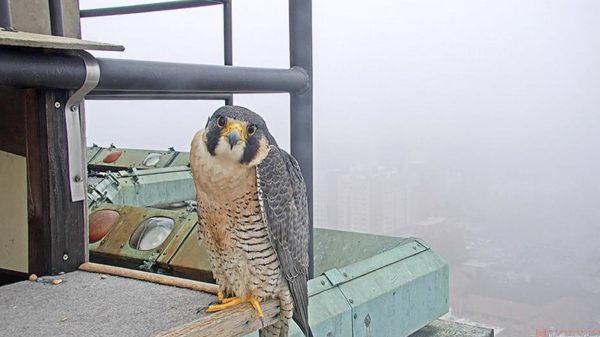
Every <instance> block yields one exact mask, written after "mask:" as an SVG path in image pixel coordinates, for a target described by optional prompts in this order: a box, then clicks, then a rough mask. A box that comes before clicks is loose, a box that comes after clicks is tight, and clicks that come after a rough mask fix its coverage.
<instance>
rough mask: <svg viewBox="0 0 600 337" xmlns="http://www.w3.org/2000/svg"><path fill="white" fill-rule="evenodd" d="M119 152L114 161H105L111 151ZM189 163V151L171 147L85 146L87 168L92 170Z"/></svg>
mask: <svg viewBox="0 0 600 337" xmlns="http://www.w3.org/2000/svg"><path fill="white" fill-rule="evenodd" d="M117 152H118V153H119V155H118V156H117V157H118V158H117V159H116V160H115V161H111V162H105V159H106V158H107V156H108V155H109V154H111V153H117ZM188 163H189V153H188V152H179V151H176V150H175V149H173V148H171V149H168V150H166V151H160V150H142V149H125V148H117V147H108V148H104V147H99V146H92V147H88V148H87V164H88V169H89V170H92V171H97V172H98V171H101V172H102V171H109V170H110V171H118V170H126V169H128V168H131V167H135V168H137V169H140V170H145V169H153V168H161V167H174V166H186V165H188Z"/></svg>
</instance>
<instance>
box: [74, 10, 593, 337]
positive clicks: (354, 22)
mask: <svg viewBox="0 0 600 337" xmlns="http://www.w3.org/2000/svg"><path fill="white" fill-rule="evenodd" d="M118 3H119V1H104V0H102V1H100V0H98V1H90V0H82V1H81V6H82V8H95V7H100V6H108V5H110V4H118ZM367 4H369V2H365V1H347V0H344V1H342V0H337V1H332V0H320V1H319V0H314V1H313V36H314V37H313V40H314V46H313V55H314V139H315V145H314V146H315V148H314V153H315V191H316V192H315V193H318V192H319V188H320V186H322V185H323V186H324V185H326V183H327V182H326V181H324V180H325V179H327V177H326V175H325V172H327V171H328V170H332V169H342V170H345V169H349V168H351V167H374V166H383V167H389V168H398V167H405V166H406V165H407V164H409V163H421V165H422V166H423V167H425V168H428V169H429V168H432V169H436V170H441V171H452V172H458V173H459V174H460V175H461V176H463V177H466V178H465V181H469V182H471V183H472V185H473V186H474V187H473V188H472V194H470V195H466V194H465V193H464V192H463V191H464V189H462V187H460V186H459V187H458V188H457V189H456V191H455V192H453V191H452V190H450V191H446V192H444V193H445V194H443V195H441V194H438V193H436V192H435V191H436V186H431V191H430V192H427V193H429V198H430V199H435V198H441V199H444V198H445V199H452V200H454V202H456V204H457V205H458V206H457V207H460V208H461V209H471V210H474V211H477V212H479V211H482V210H485V212H483V211H482V212H483V213H485V216H482V217H480V218H478V221H479V222H478V224H477V226H479V227H480V228H481V229H482V230H484V231H485V233H486V234H485V235H489V236H492V237H494V236H496V237H498V238H502V239H503V241H501V242H500V243H498V245H500V249H502V248H504V249H505V250H510V249H514V247H515V246H516V247H528V248H531V249H532V251H533V252H535V254H539V255H536V256H538V257H537V258H536V259H537V260H535V264H536V265H537V267H539V269H540V270H542V271H544V270H546V271H550V270H554V269H553V268H554V267H553V264H555V261H556V258H557V256H558V257H563V258H572V259H571V260H570V261H575V262H574V263H576V264H579V265H583V264H586V265H589V266H591V267H590V268H591V269H589V270H588V271H587V272H589V275H592V276H591V277H596V278H595V280H597V281H598V282H600V272H599V270H600V265H599V263H600V249H599V248H597V246H598V245H597V243H596V239H597V237H598V233H599V230H600V211H599V207H598V205H597V203H598V201H599V200H600V180H599V172H600V165H599V163H600V161H599V160H598V153H599V149H600V132H599V131H600V94H599V93H600V61H599V60H600V20H598V18H599V17H600V2H599V1H594V0H589V1H583V0H562V1H558V0H529V1H524V0H518V1H517V0H504V1H475V0H472V1H447V0H445V1H442V0H438V1H430V0H410V1H377V2H376V5H372V6H368V5H367ZM373 4H375V2H373ZM233 8H234V19H233V22H234V64H236V65H244V66H267V67H281V68H285V67H288V66H289V61H288V39H287V1H282V0H279V1H277V0H271V1H257V0H254V1H246V0H237V1H234V3H233ZM221 17H222V14H221V8H220V7H219V6H215V7H212V8H200V9H191V10H184V11H171V12H168V13H159V14H157V13H152V14H144V15H128V16H120V17H111V18H97V19H83V29H82V31H83V38H85V39H89V40H98V41H104V42H112V43H119V44H123V45H125V47H126V52H124V53H108V52H94V54H95V55H98V56H102V57H126V58H133V59H149V60H150V59H151V60H164V61H174V62H190V63H207V64H221V63H222V30H221V27H222V21H221ZM235 103H236V104H239V105H246V106H248V107H250V108H251V109H253V110H255V111H257V112H258V113H260V114H262V115H263V116H264V117H265V119H266V121H267V123H268V124H269V128H270V130H271V132H272V133H273V134H274V135H275V137H276V138H277V140H278V142H279V143H280V145H282V146H283V147H285V148H289V140H288V138H289V108H288V105H289V100H288V96H287V95H283V94H281V95H253V96H242V95H236V96H235ZM220 104H221V103H219V102H195V101H189V102H180V101H149V102H141V101H135V102H123V101H119V102H104V101H88V102H86V108H87V112H88V113H87V122H88V126H87V128H88V129H87V130H88V143H89V144H91V143H92V142H95V143H97V144H98V145H101V146H107V145H109V144H110V143H114V144H115V145H117V146H120V147H136V148H158V149H166V148H168V147H169V146H175V148H176V149H178V150H182V151H188V150H189V141H190V139H191V137H192V135H193V134H194V132H195V131H197V130H198V129H199V128H201V127H203V125H204V123H205V121H206V118H207V116H208V115H210V114H211V113H212V112H213V111H214V110H215V109H216V108H217V107H218V106H219V105H220ZM463 187H464V186H463ZM431 212H432V214H431V216H440V214H434V211H433V210H432V211H431ZM441 215H442V216H444V214H441ZM341 226H342V227H343V224H342V225H341ZM509 247H510V248H509ZM549 247H550V248H551V249H549ZM434 248H435V247H434ZM496 248H497V247H496ZM574 251H577V252H576V253H575V252H574ZM532 254H533V253H532ZM570 263H573V262H570ZM568 268H569V266H568V265H564V268H563V270H565V273H568ZM593 275H596V276H593ZM572 287H573V291H579V290H582V289H583V288H582V287H583V286H581V285H580V284H576V283H574V284H573V285H572ZM598 294H599V293H597V294H596V295H598ZM552 295H553V293H552V292H549V293H548V294H547V296H552ZM580 304H582V303H580ZM582 306H583V307H585V305H583V304H582ZM596 314H597V312H596ZM596 316H597V315H596ZM596 316H594V317H596ZM595 319H596V320H597V321H596V323H597V325H600V321H598V320H600V318H598V317H596V318H595ZM543 322H544V321H543V319H542V321H541V323H539V324H544V323H543ZM586 322H587V321H586ZM570 324H571V325H570ZM574 324H577V322H572V321H565V322H564V326H561V327H560V328H565V329H577V328H589V327H587V326H586V327H582V326H573V325H574ZM527 332H530V331H527ZM531 333H532V334H533V331H531ZM500 336H501V335H500Z"/></svg>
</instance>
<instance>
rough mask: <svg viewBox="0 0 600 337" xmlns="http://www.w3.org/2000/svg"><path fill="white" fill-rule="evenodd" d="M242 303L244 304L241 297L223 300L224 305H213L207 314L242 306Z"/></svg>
mask: <svg viewBox="0 0 600 337" xmlns="http://www.w3.org/2000/svg"><path fill="white" fill-rule="evenodd" d="M225 300H228V301H227V302H225ZM240 303H242V300H241V299H240V298H239V297H231V298H226V299H223V304H215V305H211V306H209V307H208V309H206V312H216V311H221V310H223V309H227V308H229V307H233V306H234V305H236V304H240Z"/></svg>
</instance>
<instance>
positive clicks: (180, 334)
mask: <svg viewBox="0 0 600 337" xmlns="http://www.w3.org/2000/svg"><path fill="white" fill-rule="evenodd" d="M261 307H262V310H263V317H264V323H265V326H269V325H271V324H273V323H275V322H277V320H278V319H279V301H278V300H269V301H267V302H265V303H263V304H262V305H261ZM262 327H263V326H262V324H261V321H260V319H258V318H257V317H256V311H254V308H253V307H252V306H251V305H250V304H249V303H244V304H240V305H236V306H234V307H231V308H228V309H225V310H223V311H219V312H215V313H213V314H207V315H204V316H202V317H201V318H199V319H197V320H195V321H193V322H191V323H188V324H184V325H181V326H178V327H175V328H173V329H170V330H167V331H165V332H162V333H159V334H157V335H155V336H154V337H214V336H219V337H239V336H244V335H247V334H249V333H252V332H254V331H256V330H258V329H260V328H262Z"/></svg>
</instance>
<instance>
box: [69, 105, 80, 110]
mask: <svg viewBox="0 0 600 337" xmlns="http://www.w3.org/2000/svg"><path fill="white" fill-rule="evenodd" d="M78 109H79V107H78V106H77V105H73V106H72V107H71V111H77V110H78Z"/></svg>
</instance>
